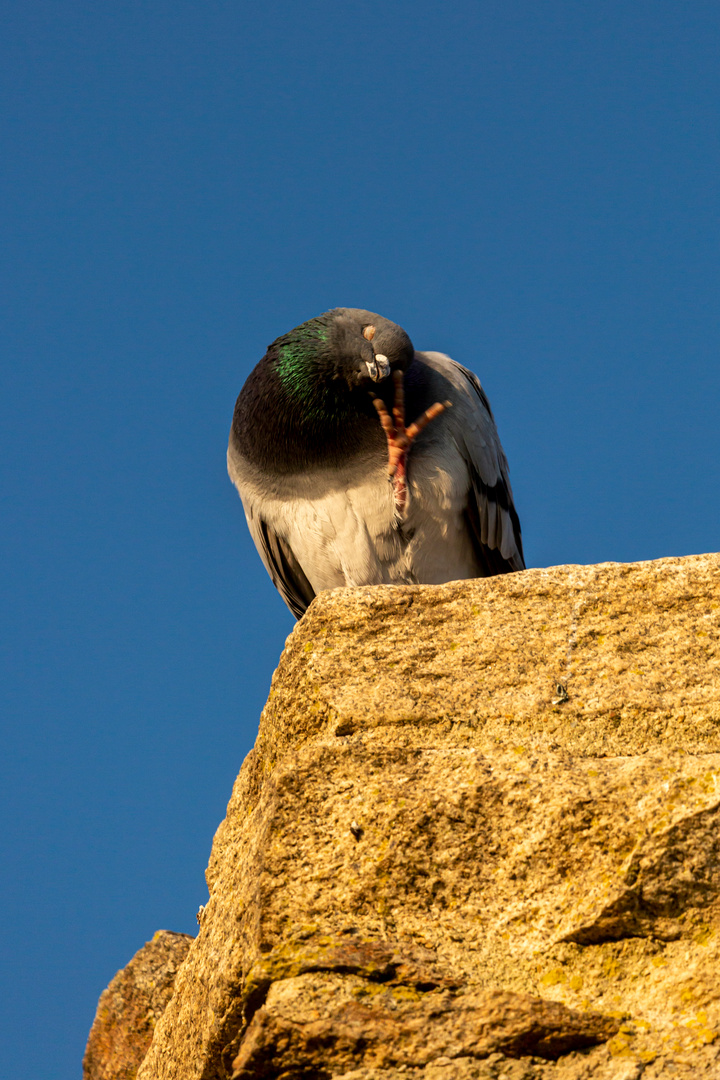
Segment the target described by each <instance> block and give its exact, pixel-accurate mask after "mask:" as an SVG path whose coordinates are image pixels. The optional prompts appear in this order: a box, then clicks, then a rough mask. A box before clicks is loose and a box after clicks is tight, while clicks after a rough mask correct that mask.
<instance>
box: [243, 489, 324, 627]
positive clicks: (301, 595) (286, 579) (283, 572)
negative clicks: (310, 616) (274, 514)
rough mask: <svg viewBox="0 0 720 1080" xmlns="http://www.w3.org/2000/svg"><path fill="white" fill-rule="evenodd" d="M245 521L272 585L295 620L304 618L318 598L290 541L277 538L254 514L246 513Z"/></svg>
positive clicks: (269, 527)
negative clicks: (311, 604)
mask: <svg viewBox="0 0 720 1080" xmlns="http://www.w3.org/2000/svg"><path fill="white" fill-rule="evenodd" d="M246 518H247V523H248V527H249V529H250V535H251V536H252V538H253V540H254V541H255V547H256V548H257V549H258V552H259V554H260V558H261V559H262V561H263V563H264V564H265V569H266V570H267V572H268V574H269V575H270V577H271V579H272V583H273V585H274V586H275V588H276V589H277V590H278V592H279V593H280V595H281V596H282V598H283V600H284V601H285V603H286V604H287V606H288V607H289V608H290V610H291V611H292V613H293V615H294V616H295V618H296V619H299V618H301V616H302V615H304V614H305V612H306V610H307V608H308V606H309V605H310V602H311V601H312V600H313V599H314V598H315V590H314V589H313V587H312V585H311V584H310V582H309V581H308V579H307V577H306V576H305V574H304V572H303V569H302V567H301V566H300V563H299V562H298V561H297V559H296V558H295V556H294V555H293V552H292V549H291V548H290V545H289V544H288V543H287V541H286V540H283V538H282V537H281V536H278V534H277V533H276V532H275V531H274V530H273V529H272V528H271V526H270V525H268V523H267V522H266V521H264V520H263V519H262V517H260V516H258V515H257V514H256V513H253V511H252V510H250V511H249V512H247V513H246Z"/></svg>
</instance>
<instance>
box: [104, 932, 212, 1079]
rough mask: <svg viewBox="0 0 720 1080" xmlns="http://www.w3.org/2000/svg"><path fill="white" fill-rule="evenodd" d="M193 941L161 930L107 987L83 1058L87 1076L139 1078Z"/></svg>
mask: <svg viewBox="0 0 720 1080" xmlns="http://www.w3.org/2000/svg"><path fill="white" fill-rule="evenodd" d="M192 940H193V939H192V938H191V937H190V936H189V935H187V934H172V933H170V932H169V931H167V930H158V932H157V933H156V934H155V936H154V937H153V939H152V941H148V942H147V944H146V945H143V947H142V949H140V950H139V952H136V953H135V956H133V958H132V960H131V961H130V963H129V964H128V965H127V967H124V968H123V969H122V971H118V973H117V975H116V976H115V978H114V979H113V980H112V982H111V983H110V985H109V986H108V988H107V990H103V992H102V994H101V996H100V1001H99V1003H98V1008H97V1014H96V1016H95V1022H94V1024H93V1026H92V1029H91V1031H90V1037H89V1039H88V1044H87V1049H86V1051H85V1057H84V1059H83V1077H84V1080H135V1077H136V1075H137V1070H138V1066H139V1065H140V1063H141V1062H142V1060H143V1058H144V1057H145V1054H146V1053H147V1049H148V1047H149V1046H150V1043H151V1041H152V1037H153V1031H154V1030H155V1025H156V1023H157V1021H158V1020H159V1019H160V1017H161V1016H162V1014H163V1012H164V1010H165V1006H166V1005H167V1003H168V1001H169V1000H170V997H171V995H172V991H173V984H174V982H175V976H176V974H177V969H178V967H179V966H180V964H182V962H183V960H184V959H185V957H186V956H187V952H188V949H189V948H190V942H191V941H192Z"/></svg>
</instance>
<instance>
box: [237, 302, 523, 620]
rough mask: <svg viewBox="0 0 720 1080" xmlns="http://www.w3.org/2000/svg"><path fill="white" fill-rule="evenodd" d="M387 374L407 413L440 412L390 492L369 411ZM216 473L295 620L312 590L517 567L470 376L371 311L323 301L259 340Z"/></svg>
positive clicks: (507, 511)
mask: <svg viewBox="0 0 720 1080" xmlns="http://www.w3.org/2000/svg"><path fill="white" fill-rule="evenodd" d="M394 371H402V372H403V373H404V376H403V379H402V380H400V376H395V378H396V379H397V380H399V381H401V383H402V385H403V386H404V392H405V404H406V412H407V415H408V417H409V419H410V420H415V419H416V418H417V417H418V416H420V414H421V413H423V411H424V410H426V409H428V408H429V407H431V406H433V404H434V403H435V402H444V403H445V406H446V407H445V409H444V411H442V412H441V413H440V415H437V416H435V418H434V419H432V420H431V421H430V422H429V423H428V424H427V426H426V427H425V428H424V430H422V431H421V432H420V433H419V434H418V435H417V436H416V438H415V441H413V442H412V444H411V445H410V446H409V448H408V449H407V450H406V451H403V453H404V455H405V457H406V469H407V474H406V478H405V482H406V489H405V494H404V495H400V496H399V495H398V480H397V478H396V479H395V481H393V479H392V478H391V477H389V476H388V439H386V436H385V434H384V433H383V429H382V427H381V423H380V419H379V416H378V412H377V411H376V409H380V410H381V411H382V410H383V406H382V402H384V406H385V410H386V412H387V413H389V412H390V411H391V410H392V407H393V402H394V397H393V382H392V372H394ZM373 396H377V397H378V399H379V404H378V405H377V406H373V400H372V399H373ZM438 408H439V406H438ZM403 460H404V461H405V458H404V459H403ZM228 470H229V473H230V477H231V479H232V481H233V483H234V484H235V486H236V487H237V489H238V491H239V493H240V497H241V499H242V502H243V507H244V509H245V514H246V517H247V522H248V526H249V528H250V533H251V535H252V538H253V540H254V542H255V545H256V547H257V549H258V551H259V553H260V556H261V558H262V560H263V562H264V564H265V567H266V569H267V571H268V573H269V574H270V577H271V578H272V580H273V583H274V584H275V586H276V587H277V589H278V590H279V592H280V593H281V595H282V597H283V599H284V600H285V602H286V603H287V605H288V606H289V607H290V609H291V611H292V612H293V613H294V614H295V615H296V617H298V618H299V617H300V616H301V615H302V614H303V612H304V611H305V609H306V608H307V606H308V604H309V603H310V601H311V600H312V598H313V596H314V595H315V594H316V593H318V592H320V591H321V590H323V589H332V588H335V587H337V586H343V585H375V584H381V583H386V584H398V585H400V584H409V583H423V584H437V583H441V582H445V581H453V580H457V579H461V578H472V577H485V576H488V575H491V574H497V573H507V572H510V571H514V570H522V569H523V568H524V565H525V564H524V560H523V552H522V540H521V533H520V523H519V520H518V516H517V513H516V511H515V507H514V504H513V497H512V491H511V488H510V481H509V478H508V466H507V461H506V458H505V454H504V453H503V449H502V446H501V444H500V439H499V437H498V433H497V429H496V426H495V421H494V418H493V415H492V411H491V409H490V405H489V403H488V400H487V398H486V396H485V393H484V391H483V389H482V387H481V385H480V383H479V381H478V379H477V378H476V376H475V375H473V374H472V372H470V371H468V370H467V369H466V368H464V367H462V366H461V365H460V364H458V363H456V362H455V361H454V360H451V359H450V357H448V356H445V355H443V354H442V353H437V352H414V350H413V349H412V345H411V343H410V340H409V338H408V337H407V335H406V334H405V332H404V331H403V330H402V329H401V328H400V327H397V326H396V325H395V324H394V323H391V322H390V321H389V320H387V319H384V318H383V317H382V316H380V315H376V314H373V313H372V312H367V311H363V310H359V309H355V308H337V309H334V310H333V311H331V312H327V313H326V314H325V315H323V316H319V317H318V319H315V320H310V321H309V322H308V323H304V324H302V326H301V327H297V328H296V329H295V330H294V331H291V332H290V333H289V334H287V335H284V336H283V337H281V338H278V339H277V340H276V341H275V342H273V344H272V345H271V346H270V347H269V349H268V351H267V353H266V354H265V356H264V357H263V359H262V360H261V361H260V363H259V364H258V365H257V367H256V368H255V369H254V371H253V372H252V374H251V376H250V377H249V378H248V380H247V382H246V384H245V386H244V387H243V390H242V392H241V394H240V396H239V397H238V401H237V404H236V407H235V414H234V418H233V426H232V429H231V433H230V444H229V448H228Z"/></svg>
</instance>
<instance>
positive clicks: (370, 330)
mask: <svg viewBox="0 0 720 1080" xmlns="http://www.w3.org/2000/svg"><path fill="white" fill-rule="evenodd" d="M362 335H363V337H364V338H365V340H366V341H372V339H373V338H374V337H375V327H374V326H364V327H363V332H362Z"/></svg>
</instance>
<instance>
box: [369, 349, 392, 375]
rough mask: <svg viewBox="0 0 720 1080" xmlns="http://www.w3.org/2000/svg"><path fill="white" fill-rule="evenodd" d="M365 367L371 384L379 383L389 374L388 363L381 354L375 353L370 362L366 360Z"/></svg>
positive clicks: (385, 357)
mask: <svg viewBox="0 0 720 1080" xmlns="http://www.w3.org/2000/svg"><path fill="white" fill-rule="evenodd" d="M365 367H366V368H367V372H368V375H369V376H370V378H371V379H372V380H373V382H381V381H382V380H383V379H386V378H387V377H388V375H389V374H390V362H389V360H388V358H387V356H383V354H382V353H376V354H375V356H374V357H373V358H372V360H366V361H365Z"/></svg>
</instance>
